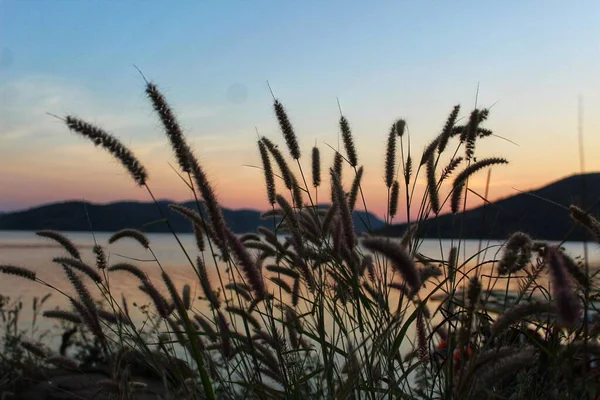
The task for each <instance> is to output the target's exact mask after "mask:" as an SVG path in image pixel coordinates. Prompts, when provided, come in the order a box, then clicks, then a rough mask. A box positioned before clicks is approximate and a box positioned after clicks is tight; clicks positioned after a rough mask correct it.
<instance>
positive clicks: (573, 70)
mask: <svg viewBox="0 0 600 400" xmlns="http://www.w3.org/2000/svg"><path fill="white" fill-rule="evenodd" d="M599 19H600V2H597V1H577V2H565V1H550V0H548V1H541V0H539V1H509V2H500V1H486V2H481V1H478V2H475V1H466V0H465V1H455V2H450V1H425V2H408V1H399V0H398V1H383V0H378V1H373V2H367V1H354V0H347V1H341V0H330V1H316V0H306V1H302V2H292V1H262V0H253V1H241V0H237V1H236V0H231V1H229V0H228V1H221V2H211V1H201V2H192V1H178V2H158V1H127V2H118V1H111V0H106V1H94V0H86V1H75V0H56V1H48V0H46V1H6V0H0V188H1V189H0V211H13V210H20V209H25V208H29V207H32V206H36V205H39V204H43V203H48V202H56V201H63V200H87V201H91V202H95V203H106V202H111V201H117V200H123V199H127V200H131V199H137V200H143V201H149V200H150V199H149V196H148V193H147V192H146V191H145V190H143V189H141V188H139V187H137V186H136V185H135V184H134V183H133V181H132V180H131V179H130V177H129V176H128V174H127V173H126V171H124V170H123V168H122V167H121V165H119V164H118V162H116V161H114V160H113V159H112V158H111V157H110V155H108V154H107V153H105V152H103V151H102V150H101V149H97V148H95V147H94V146H93V145H92V144H91V143H89V142H87V141H86V140H85V139H83V138H80V137H77V136H76V135H75V134H73V133H71V132H69V131H68V130H67V129H66V127H65V126H64V124H63V122H62V121H61V120H59V119H56V118H54V117H51V116H49V115H48V113H52V114H55V115H58V116H66V115H75V116H78V117H80V118H83V119H85V120H87V121H89V122H92V123H94V124H98V125H99V126H101V127H102V128H104V129H106V130H107V131H109V132H111V133H112V134H114V135H115V136H117V137H118V138H119V139H121V140H122V141H123V142H124V143H125V144H126V145H127V146H129V147H130V148H131V149H132V150H133V151H134V152H135V154H136V155H137V156H138V157H139V158H140V159H141V160H142V162H143V163H144V164H145V165H146V167H147V169H148V170H149V175H150V179H149V186H150V187H151V188H152V190H153V192H154V193H155V195H156V196H157V197H159V198H163V199H171V200H174V201H180V200H187V199H189V198H190V193H189V190H188V189H187V188H186V186H185V185H184V184H183V183H182V181H181V180H180V178H179V177H178V175H177V173H176V171H174V170H173V169H172V168H171V166H174V167H175V166H176V164H177V163H176V160H175V158H174V156H173V154H172V152H171V150H170V149H169V147H168V142H167V140H166V138H165V136H164V134H163V132H162V130H161V126H160V124H159V121H158V120H157V118H156V115H154V114H153V111H152V108H151V105H150V104H149V102H148V101H147V99H146V98H145V96H144V80H143V79H142V77H141V75H140V74H139V72H138V71H137V69H136V68H135V67H134V65H135V66H137V67H139V68H140V69H141V70H142V72H143V74H144V75H145V76H146V77H147V78H148V79H149V80H151V81H153V82H155V83H156V84H157V85H158V86H159V87H160V88H161V90H162V91H163V92H164V94H165V95H166V97H167V99H168V100H169V102H170V104H171V105H172V106H173V108H174V110H175V111H176V114H177V116H178V118H179V120H180V122H181V124H182V126H183V127H184V129H185V133H186V135H187V138H188V140H189V142H190V144H191V145H192V146H193V148H194V150H195V152H196V154H197V155H198V157H199V159H200V162H201V164H202V166H203V167H204V169H205V170H206V172H207V174H208V176H209V178H210V180H211V182H212V184H213V186H214V188H215V191H216V192H217V196H218V198H219V200H220V201H221V203H222V204H223V205H224V206H226V207H231V208H255V209H262V210H265V209H268V208H270V207H269V204H268V202H267V196H266V192H265V189H264V178H263V175H262V172H261V170H260V169H257V168H253V167H252V166H260V158H259V154H258V151H257V145H256V140H257V131H258V133H259V134H260V135H264V136H267V137H269V138H271V139H273V140H275V141H276V142H277V143H279V144H280V148H282V149H285V143H284V141H283V137H282V135H281V132H280V130H279V128H278V125H277V121H276V119H275V117H274V113H273V109H272V97H271V94H270V92H269V88H268V86H267V81H269V83H270V85H271V86H272V88H273V91H274V93H275V96H276V97H277V98H279V99H280V100H281V102H282V103H283V104H284V105H285V107H286V109H287V111H288V113H289V116H290V119H291V120H292V123H293V125H294V128H295V131H296V133H297V135H298V140H299V142H300V145H301V149H302V152H303V157H302V158H301V164H302V166H303V168H304V171H306V173H307V175H309V171H310V151H311V149H312V147H313V146H314V145H315V143H316V144H317V145H318V147H319V148H320V149H321V157H322V159H323V161H324V163H327V164H326V165H325V166H328V165H329V164H330V163H331V161H332V159H333V154H334V153H333V150H332V149H331V148H330V147H329V146H332V147H333V148H337V146H338V137H339V127H338V120H339V110H338V103H337V99H339V102H340V105H341V108H342V110H343V113H344V115H345V116H346V117H347V118H348V120H349V121H350V124H351V128H352V131H353V135H354V138H355V141H356V146H357V149H358V157H359V163H360V164H361V165H364V168H365V175H364V178H363V192H364V193H365V197H366V201H367V204H368V207H369V209H370V210H372V211H374V212H376V213H377V214H378V215H380V216H382V215H383V214H384V213H385V209H386V198H387V189H386V187H385V185H384V180H383V174H384V172H383V165H384V153H385V146H386V140H387V134H388V131H389V128H390V125H391V124H392V123H393V122H394V121H395V120H396V119H398V118H403V119H405V120H406V121H407V126H408V129H409V133H410V142H411V143H410V145H411V152H412V154H413V157H415V158H419V157H420V153H421V152H422V150H423V148H424V147H425V146H426V145H427V143H428V142H430V141H431V140H432V139H433V138H435V136H436V135H437V134H439V132H440V131H441V128H442V127H443V124H444V122H445V120H446V118H447V115H448V113H449V112H450V111H451V109H452V107H453V106H454V105H456V104H461V106H462V112H461V116H462V117H468V115H469V112H470V110H471V109H472V107H474V106H475V101H476V100H477V105H478V106H480V107H490V106H491V107H492V108H491V113H490V118H489V120H488V121H487V122H486V125H485V126H486V127H487V128H489V129H492V130H493V131H494V133H495V135H497V136H493V137H490V138H487V139H486V140H484V141H481V143H478V145H477V150H476V156H477V157H479V158H484V157H490V156H501V157H505V158H507V159H508V160H509V162H510V164H508V165H506V166H497V167H494V168H493V169H492V172H491V180H490V187H489V195H488V196H489V198H490V199H497V198H501V197H506V196H510V195H513V194H516V193H518V190H527V189H531V188H535V187H539V186H543V185H545V184H546V183H549V182H551V181H555V180H558V179H560V178H562V177H564V176H567V175H571V174H574V173H578V172H580V171H581V167H580V155H579V147H578V139H577V138H578V133H577V132H578V99H579V98H581V99H582V104H583V114H582V115H583V125H582V126H583V134H584V136H583V137H584V144H585V152H584V162H585V163H584V169H585V171H599V170H600V156H599V155H600V135H598V133H599V128H600V114H599V113H598V112H596V110H599V109H600V74H598V71H600V24H598V23H597V21H598V20H599ZM478 85H479V94H478V96H476V93H477V87H478ZM404 145H405V146H407V145H408V144H407V143H406V142H405V143H404ZM294 167H295V168H296V171H297V167H296V166H295V165H294ZM324 170H326V169H325V168H324ZM352 173H353V172H352V170H351V169H350V168H346V169H345V171H344V181H345V183H346V185H349V184H350V179H351V174H352ZM486 176H487V173H486V172H481V173H479V174H478V175H476V176H475V177H474V178H473V179H472V181H471V182H470V186H471V188H472V189H473V190H475V191H477V192H479V193H483V191H484V186H485V181H486ZM417 182H418V184H417V188H416V191H415V193H416V195H419V194H420V193H422V191H423V188H424V182H425V177H424V174H423V173H421V175H420V176H419V179H418V181H417ZM326 187H327V185H324V188H323V192H322V193H320V196H319V199H324V198H325V199H326V198H327V194H326V189H325V188H326ZM471 200H474V198H472V199H471ZM469 204H470V205H471V206H473V205H476V204H477V202H476V201H473V202H472V203H469ZM404 207H405V206H404V205H402V204H401V209H404ZM404 218H405V213H404V214H402V213H401V214H400V216H399V219H400V220H402V219H404Z"/></svg>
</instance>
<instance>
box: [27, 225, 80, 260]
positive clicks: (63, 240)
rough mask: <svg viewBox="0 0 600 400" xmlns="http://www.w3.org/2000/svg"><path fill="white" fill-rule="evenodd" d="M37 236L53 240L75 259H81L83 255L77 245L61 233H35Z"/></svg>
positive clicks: (46, 231)
mask: <svg viewBox="0 0 600 400" xmlns="http://www.w3.org/2000/svg"><path fill="white" fill-rule="evenodd" d="M35 234H36V235H37V236H41V237H45V238H48V239H52V240H54V241H55V242H57V243H58V244H60V245H61V246H62V247H63V248H64V249H65V250H66V251H67V253H69V254H70V255H71V256H72V257H73V258H77V259H78V260H80V259H81V254H80V253H79V250H77V247H76V246H75V244H74V243H73V242H72V241H71V240H70V239H69V238H68V237H66V236H65V235H63V234H62V233H60V232H56V231H51V230H41V231H37V232H36V233H35Z"/></svg>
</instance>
